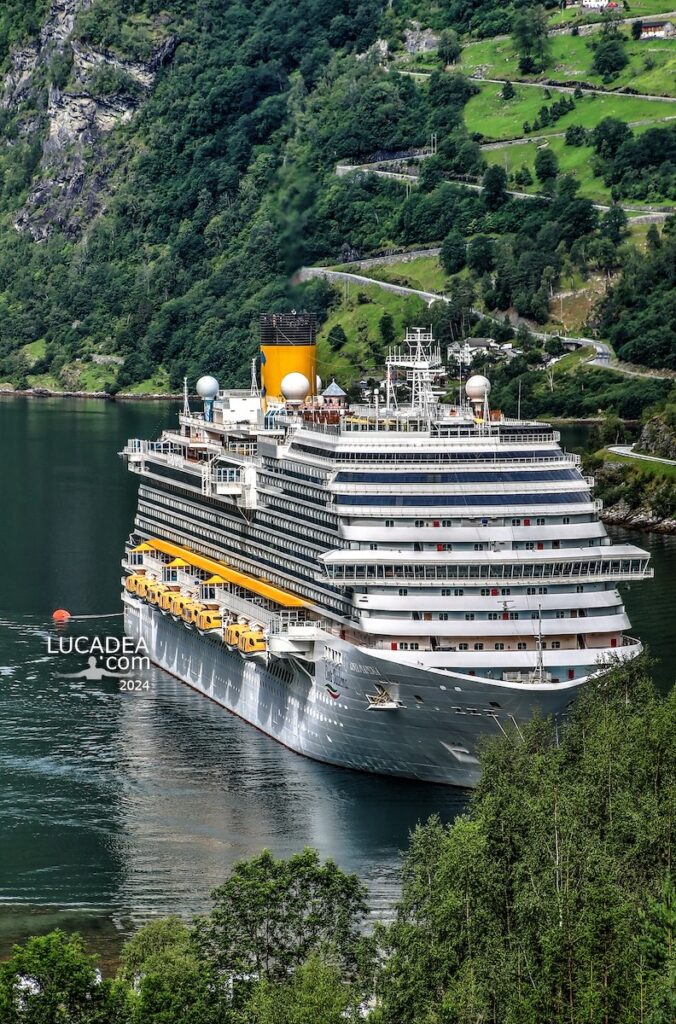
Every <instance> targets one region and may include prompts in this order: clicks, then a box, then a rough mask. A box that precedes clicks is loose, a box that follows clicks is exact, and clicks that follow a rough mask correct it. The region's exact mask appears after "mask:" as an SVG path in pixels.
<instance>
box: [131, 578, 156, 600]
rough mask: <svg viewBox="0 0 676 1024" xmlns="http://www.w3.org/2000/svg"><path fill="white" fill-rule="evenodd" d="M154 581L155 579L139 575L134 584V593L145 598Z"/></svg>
mask: <svg viewBox="0 0 676 1024" xmlns="http://www.w3.org/2000/svg"><path fill="white" fill-rule="evenodd" d="M154 582H155V580H153V579H150V578H149V577H148V576H141V577H140V579H139V581H138V583H137V584H136V593H137V594H138V596H139V597H142V598H144V599H145V598H146V597H147V596H148V590H149V589H150V587H152V585H153V583H154Z"/></svg>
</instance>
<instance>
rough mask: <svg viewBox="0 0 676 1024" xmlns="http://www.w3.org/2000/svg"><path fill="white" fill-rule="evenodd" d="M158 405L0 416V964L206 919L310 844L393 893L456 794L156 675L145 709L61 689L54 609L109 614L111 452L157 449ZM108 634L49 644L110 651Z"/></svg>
mask: <svg viewBox="0 0 676 1024" xmlns="http://www.w3.org/2000/svg"><path fill="white" fill-rule="evenodd" d="M175 416H176V406H174V405H171V404H168V403H167V404H156V403H134V404H130V403H104V402H100V401H95V400H92V401H77V400H73V401H69V400H60V399H47V400H35V401H30V400H23V399H14V398H11V399H3V400H0V452H1V466H2V501H1V503H0V539H1V541H0V542H1V545H2V553H3V560H2V561H3V564H2V574H1V577H0V954H1V953H2V951H3V949H5V948H6V947H7V945H8V944H10V943H11V942H13V941H17V940H20V939H21V938H22V937H24V936H25V935H27V934H30V933H31V932H33V931H37V930H44V929H47V928H50V927H55V926H56V925H59V926H62V927H68V928H71V927H72V928H78V929H80V930H82V931H84V932H85V934H87V935H89V936H90V937H91V938H92V940H94V941H93V944H94V945H95V946H96V948H97V949H101V946H102V944H103V945H104V947H105V946H106V944H108V945H109V946H110V948H111V949H112V950H113V951H114V949H115V946H116V943H117V942H118V941H119V935H120V934H121V933H122V932H124V931H127V930H128V929H129V928H130V927H131V926H132V925H133V924H134V923H135V922H138V921H141V920H145V919H147V918H148V917H150V916H153V915H157V914H168V913H172V912H176V913H185V914H190V913H194V912H199V911H202V910H204V909H205V908H206V907H207V905H208V896H209V892H210V891H211V889H213V888H214V887H215V886H216V885H218V884H219V883H220V882H221V881H222V880H223V879H224V877H225V875H226V873H227V871H228V868H229V867H230V865H232V863H233V862H234V861H236V860H238V859H240V858H243V857H250V856H252V855H254V854H255V853H257V852H259V851H260V850H262V849H263V848H266V847H267V848H268V849H270V850H272V851H273V852H274V853H275V854H277V855H278V856H281V855H285V856H286V855H290V854H291V853H293V852H295V851H297V850H300V849H302V848H303V847H304V846H314V847H317V848H318V849H319V850H320V852H321V854H322V855H323V856H331V857H333V858H334V859H335V860H336V862H337V863H338V864H339V865H340V866H341V867H342V868H345V869H347V870H351V871H357V872H358V873H359V874H360V876H361V877H362V878H363V879H364V880H365V881H366V882H367V884H368V885H369V888H370V890H371V893H372V902H373V905H374V907H375V910H376V912H377V913H380V912H381V911H383V910H384V909H386V908H387V907H388V906H390V905H391V903H392V900H393V899H394V898H395V896H396V890H397V870H398V867H399V865H400V850H401V849H402V848H403V847H404V846H405V844H406V840H407V836H408V832H409V830H410V829H411V828H412V827H413V826H414V825H415V824H416V822H417V821H419V820H424V819H426V818H427V817H428V816H429V815H430V814H432V813H434V812H438V813H439V815H440V816H441V818H442V819H444V820H450V819H452V818H453V817H454V816H455V815H456V814H457V813H458V812H459V811H460V810H462V808H463V807H464V806H465V800H466V797H465V795H464V794H463V793H460V792H458V791H453V790H451V789H446V788H443V787H437V786H428V785H416V784H415V783H409V782H401V781H394V780H391V779H386V778H378V777H375V776H367V775H360V774H357V773H355V772H350V771H344V770H341V769H336V768H331V767H329V766H327V765H321V764H317V763H315V762H312V761H309V760H307V759H305V758H302V757H299V756H298V755H297V754H294V753H292V752H290V751H288V750H286V749H284V748H283V747H281V746H279V745H278V744H277V743H275V742H274V741H273V740H271V739H269V738H268V737H266V736H264V735H263V734H262V733H259V732H257V731H256V730H255V729H254V728H252V727H251V726H249V725H246V724H245V723H244V722H241V721H240V720H239V719H237V718H235V717H234V716H232V715H230V714H228V713H227V712H226V711H224V710H223V709H222V708H219V707H217V706H216V705H214V704H212V703H210V702H209V701H208V700H206V699H205V698H204V697H201V696H200V695H198V694H196V693H194V692H193V691H191V690H189V689H188V688H187V687H185V686H183V685H182V684H181V683H179V682H178V681H176V680H175V679H172V678H171V677H169V676H167V675H166V674H164V673H162V672H160V671H159V670H153V671H152V672H151V673H150V681H151V689H150V690H149V691H148V692H139V693H121V692H120V691H119V688H118V684H117V682H116V681H115V680H112V679H111V680H103V681H102V682H81V681H79V680H73V679H61V678H59V674H60V673H73V672H76V671H78V670H79V669H81V668H83V667H84V666H85V663H86V659H85V658H84V657H77V656H66V655H50V654H49V653H48V650H47V641H48V638H49V636H50V634H51V635H53V633H54V631H53V629H52V627H51V622H50V617H51V613H52V611H53V610H54V609H55V608H57V607H63V608H67V609H68V610H70V611H71V612H72V613H74V614H87V615H94V614H99V615H102V614H106V613H110V612H116V613H119V611H120V585H119V580H120V558H121V554H122V550H123V545H124V541H125V539H126V537H127V535H128V533H129V531H130V528H131V524H132V522H133V517H134V510H135V505H136V489H137V478H135V477H133V476H132V475H131V474H129V473H128V472H127V471H126V469H125V467H124V464H123V462H122V460H121V459H119V458H118V456H117V453H118V452H119V451H120V449H121V448H122V446H123V445H124V442H125V441H126V439H127V438H128V437H155V436H157V434H158V433H159V432H160V430H161V429H162V428H163V427H164V426H168V425H169V424H172V423H174V422H175ZM120 631H121V619H120V617H119V615H118V617H111V618H101V619H89V620H73V621H72V622H71V623H70V625H69V626H68V629H67V631H66V632H65V634H64V637H68V636H77V635H79V634H82V635H86V636H89V637H91V636H94V635H100V636H106V635H109V634H110V635H119V634H120Z"/></svg>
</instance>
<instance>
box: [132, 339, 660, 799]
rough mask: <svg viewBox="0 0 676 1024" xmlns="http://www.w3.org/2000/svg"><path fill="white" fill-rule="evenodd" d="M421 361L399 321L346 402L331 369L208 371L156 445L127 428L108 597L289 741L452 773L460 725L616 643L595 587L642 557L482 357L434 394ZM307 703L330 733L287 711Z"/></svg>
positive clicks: (468, 749) (549, 685)
mask: <svg viewBox="0 0 676 1024" xmlns="http://www.w3.org/2000/svg"><path fill="white" fill-rule="evenodd" d="M439 366H440V360H439V353H438V349H436V348H435V346H434V344H433V341H432V338H431V334H429V333H427V332H421V331H415V332H409V334H408V336H407V338H406V339H405V342H404V344H403V345H402V346H401V347H399V348H396V349H393V350H392V351H391V352H390V354H389V357H388V360H387V371H386V382H385V386H384V387H382V388H381V389H379V392H378V393H376V394H374V395H372V396H371V403H370V404H369V405H368V406H357V407H355V406H353V407H351V408H349V407H348V406H347V404H346V402H345V401H344V400H343V399H342V398H340V397H338V398H335V397H333V396H335V395H336V394H339V395H342V394H344V393H343V392H341V389H340V388H336V386H335V385H331V386H330V387H331V390H329V389H327V391H328V393H329V397H328V398H327V400H326V401H323V400H322V398H321V397H319V398H314V397H309V398H306V397H305V395H307V394H308V389H309V385H308V381H307V379H305V385H308V387H305V386H303V387H302V388H301V387H300V382H299V381H298V380H297V379H296V378H294V380H292V381H291V382H287V383H288V384H289V397H288V400H286V401H285V400H283V397H282V398H281V399H271V398H270V396H267V397H266V396H265V395H263V396H261V395H260V394H259V393H257V391H258V388H257V387H252V390H251V392H248V391H247V392H242V391H230V392H222V391H221V392H219V394H218V396H217V397H215V398H214V399H213V408H211V407H209V408H205V413H196V412H190V413H189V414H186V413H183V414H182V415H180V417H179V421H180V422H179V429H178V430H176V431H166V432H165V433H164V434H163V436H162V437H161V438H160V440H159V441H156V442H147V441H141V440H138V441H130V442H129V444H128V445H127V448H126V449H125V453H124V454H125V456H126V458H127V460H128V462H129V466H130V469H131V470H132V471H134V472H136V473H138V474H139V476H140V478H141V484H140V490H139V507H138V513H137V518H136V524H135V533H134V536H133V539H132V542H131V543H130V548H129V551H128V553H127V558H126V560H125V569H126V571H127V573H128V574H129V578H128V579H127V582H126V589H125V602H126V605H127V613H128V623H129V624H130V628H132V629H136V630H137V631H138V630H141V629H144V630H145V631H146V639H148V638H150V639H151V641H152V643H156V642H157V637H156V634H155V633H154V632H153V630H155V629H156V628H157V623H158V622H160V620H163V621H162V622H161V628H162V630H163V631H164V632H166V629H167V627H168V625H169V621H170V620H171V622H173V623H174V625H176V624H178V626H179V627H181V624H182V625H187V626H188V627H189V629H190V630H191V631H192V632H194V633H195V634H197V636H196V639H197V640H198V642H201V643H202V644H203V648H202V649H203V650H204V652H205V664H206V662H208V663H209V666H210V668H209V672H210V673H212V675H211V676H210V678H211V680H212V682H211V691H210V690H209V688H208V687H206V686H202V685H201V684H200V682H199V678H200V673H199V672H197V674H196V675H195V663H194V658H193V659H192V661H191V668H190V672H188V670H185V671H177V672H176V674H178V675H181V677H182V678H186V681H188V682H190V683H191V685H195V686H197V688H199V689H204V691H205V692H209V695H210V696H214V695H216V696H215V699H219V700H220V701H221V703H223V704H224V705H225V706H226V707H230V708H231V709H232V710H235V711H237V712H238V713H240V714H242V716H243V717H245V718H247V720H249V721H252V722H254V724H256V725H257V726H259V727H260V728H263V729H265V731H267V732H269V733H270V734H271V735H273V736H276V738H278V739H281V740H282V741H283V742H285V743H286V744H287V745H288V746H292V747H293V748H294V749H297V750H300V751H301V752H303V753H308V754H310V756H313V757H318V758H321V759H324V760H328V761H332V762H334V763H339V764H348V765H350V766H352V767H358V768H364V769H367V770H374V771H386V772H393V773H395V774H402V775H413V776H416V777H421V778H430V779H435V780H437V781H448V782H456V783H459V784H472V783H473V782H474V781H475V779H476V751H475V746H476V741H477V740H478V738H479V737H480V736H481V735H483V734H484V733H486V732H491V731H495V730H496V729H498V728H500V729H501V728H504V727H505V725H509V724H510V722H511V723H517V724H518V721H519V720H524V719H526V718H528V717H530V715H531V714H532V713H533V711H534V709H535V708H539V709H540V710H542V711H543V712H544V713H550V712H551V713H554V714H560V713H563V712H564V711H565V708H566V706H567V705H568V704H569V702H570V700H571V699H572V697H573V696H574V693H575V691H576V689H577V687H578V686H579V685H580V684H582V683H583V682H584V680H585V679H587V678H588V677H589V676H590V675H591V674H592V673H595V672H598V671H599V670H601V669H602V668H603V666H604V665H606V664H608V662H609V661H611V660H612V659H613V658H615V657H633V656H634V655H636V654H638V653H639V651H640V650H641V645H640V643H639V641H638V640H635V639H633V638H631V637H629V636H628V635H627V630H628V628H629V620H628V618H627V615H626V613H625V610H624V606H623V603H622V599H621V596H620V594H619V592H618V589H617V585H618V583H620V582H624V581H629V580H638V579H643V578H645V577H647V576H649V575H650V574H651V571H652V570H650V569H649V567H648V554H647V553H646V552H645V551H642V550H640V549H639V548H636V547H634V546H632V545H622V546H617V545H613V544H612V543H611V541H610V539H609V538H608V536H607V534H606V530H605V528H604V526H603V524H602V523H601V522H600V520H599V510H600V503H599V502H598V501H596V500H595V499H594V498H593V494H592V485H593V481H592V480H591V479H590V478H586V477H584V476H582V474H581V472H580V468H579V461H580V460H579V457H578V456H575V455H571V454H568V453H566V452H564V451H562V450H561V448H560V447H559V444H558V441H559V435H558V433H557V432H556V431H554V430H553V429H552V428H551V427H550V426H549V425H547V424H546V423H540V422H531V421H516V420H510V419H507V418H506V417H504V416H502V415H501V414H500V413H499V412H494V411H492V410H491V409H490V384H489V382H488V381H487V380H486V379H485V378H483V377H473V378H470V380H469V381H468V382H467V387H466V394H467V398H466V399H465V401H463V403H462V404H460V405H448V404H442V403H441V401H440V391H439V388H438V387H437V380H438V369H439ZM298 376H300V375H298ZM283 383H284V382H283ZM292 385H293V386H292ZM202 391H203V392H204V393H205V394H206V393H208V395H209V398H207V399H205V407H206V403H207V402H208V401H209V402H210V401H211V400H212V399H211V393H212V392H211V389H210V387H203V388H202ZM301 392H303V394H301ZM205 417H206V418H205ZM138 580H140V581H141V582H140V584H139V583H138V582H137V583H134V582H132V581H138ZM148 589H150V594H148V593H147V591H148ZM144 591H145V593H144ZM173 595H178V596H177V597H174V596H173ZM177 601H178V605H177V606H176V602H177ZM186 602H188V605H189V607H188V613H187V615H186V609H185V607H184V605H185V603H186ZM191 606H192V607H191ZM209 616H211V618H210V617H209ZM164 620H166V621H164ZM153 623H154V624H155V625H153ZM174 632H175V640H174V641H173V642H175V644H176V645H177V652H178V651H180V648H181V645H182V644H184V645H185V644H187V643H188V639H187V635H186V634H185V631H183V632H181V629H180V628H179V629H174ZM200 633H201V634H203V636H200V635H199V634H200ZM172 635H173V634H172ZM206 640H208V641H209V643H208V645H207V644H206V642H205V641H206ZM190 643H191V644H193V643H194V641H193V638H190ZM162 644H163V647H162V650H163V652H164V654H165V657H164V660H163V658H162V657H156V660H158V662H159V663H160V664H164V667H166V668H169V669H170V670H171V671H175V670H176V664H175V663H174V664H173V667H172V666H171V665H169V664H168V662H167V658H168V657H169V655H167V654H166V651H167V650H168V649H169V648H171V646H172V641H171V640H170V639H168V637H164V639H163V641H162ZM167 645H168V646H167ZM247 645H248V647H247ZM197 649H198V650H199V649H200V648H197ZM177 652H175V654H176V657H178V653H177ZM207 652H208V653H207ZM172 657H173V655H172ZM176 657H175V658H174V662H175V661H176ZM219 659H220V660H219ZM219 665H221V668H220V669H219ZM237 665H240V666H245V668H246V669H247V670H255V671H254V675H255V678H256V683H255V684H253V683H251V681H250V682H249V683H248V684H243V683H242V682H241V680H240V679H239V674H238V673H239V670H238V669H237V668H236V666H237ZM219 672H220V673H221V676H222V679H221V676H219ZM213 673H215V675H213ZM248 674H249V677H251V678H253V677H252V675H251V671H249V673H248ZM188 675H189V676H190V678H188ZM219 679H221V682H222V683H223V687H224V689H223V696H219V694H220V690H219V686H220V683H219ZM280 679H283V680H284V682H283V684H281V690H280V688H279V681H280ZM266 680H272V681H273V682H274V685H273V682H268V683H266ZM246 685H248V686H249V687H253V689H252V692H254V690H255V692H256V693H257V694H258V697H257V698H256V699H257V702H258V703H256V702H254V705H253V706H252V705H251V699H250V696H251V695H250V694H249V695H247V694H246V693H244V694H243V693H242V686H246ZM260 687H262V690H261V693H262V694H263V697H265V694H266V693H267V690H266V687H268V688H269V687H272V689H270V692H269V693H268V699H269V701H270V704H269V706H268V704H267V700H263V707H264V708H265V710H264V711H260V701H261V697H260V694H259V688H260ZM230 691H232V692H230ZM270 694H273V696H270ZM294 702H298V703H295V704H294ZM431 702H433V703H431ZM316 707H320V708H323V707H330V709H331V713H332V714H331V717H330V723H331V730H337V731H336V735H335V736H334V735H333V734H332V732H331V731H328V732H325V734H323V733H322V730H321V729H320V730H317V729H313V728H311V727H310V724H309V723H312V722H314V718H313V717H312V714H310V712H311V711H312V709H313V708H316ZM257 708H258V710H257ZM303 708H305V710H306V711H307V712H308V715H307V716H306V715H305V714H300V712H301V711H302V710H303ZM435 709H436V710H435ZM338 712H340V714H341V720H339V719H338V714H337V713H338ZM364 712H366V714H364ZM318 713H319V714H320V720H321V715H322V713H321V712H318ZM430 713H432V717H431V718H430ZM299 714H300V717H299ZM446 716H449V717H446ZM462 716H464V717H465V719H466V720H463V721H461V720H460V718H462ZM324 717H327V718H328V716H324ZM423 722H424V723H425V725H424V728H422V725H421V723H423ZM308 729H309V733H315V734H316V735H315V736H314V737H313V736H311V735H309V734H308ZM421 729H422V732H421ZM346 730H348V731H347V732H346ZM348 736H349V740H348ZM428 739H429V749H428V745H427V740H428ZM390 746H391V750H390ZM422 748H424V749H422ZM376 749H377V750H378V755H377V756H375V755H374V751H375V750H376Z"/></svg>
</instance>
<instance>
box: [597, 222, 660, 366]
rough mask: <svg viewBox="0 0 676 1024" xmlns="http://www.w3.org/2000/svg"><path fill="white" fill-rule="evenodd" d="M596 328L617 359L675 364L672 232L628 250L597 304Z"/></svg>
mask: <svg viewBox="0 0 676 1024" xmlns="http://www.w3.org/2000/svg"><path fill="white" fill-rule="evenodd" d="M600 313H601V315H600V322H599V326H600V329H601V330H602V331H603V332H604V334H605V335H606V336H607V337H609V338H610V340H611V342H612V344H613V347H614V349H615V351H616V352H617V354H618V356H619V357H620V358H621V359H626V360H627V361H628V362H632V363H638V364H639V365H644V366H663V367H668V368H670V369H676V235H674V234H671V235H667V234H666V233H665V234H663V236H662V244H661V245H660V246H659V247H655V248H652V249H648V251H647V252H645V253H644V254H641V253H638V252H636V251H635V250H630V251H629V252H628V253H627V255H626V257H625V259H624V264H623V269H622V275H621V277H620V278H619V280H618V281H617V282H616V283H615V284H614V285H613V286H612V287H611V288H610V289H609V291H608V295H607V296H606V298H605V300H604V302H603V303H602V305H601V310H600Z"/></svg>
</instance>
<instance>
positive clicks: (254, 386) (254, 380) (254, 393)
mask: <svg viewBox="0 0 676 1024" xmlns="http://www.w3.org/2000/svg"><path fill="white" fill-rule="evenodd" d="M251 397H252V398H260V397H261V389H260V387H259V386H258V374H257V373H256V357H255V356H254V357H253V359H252V360H251Z"/></svg>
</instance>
